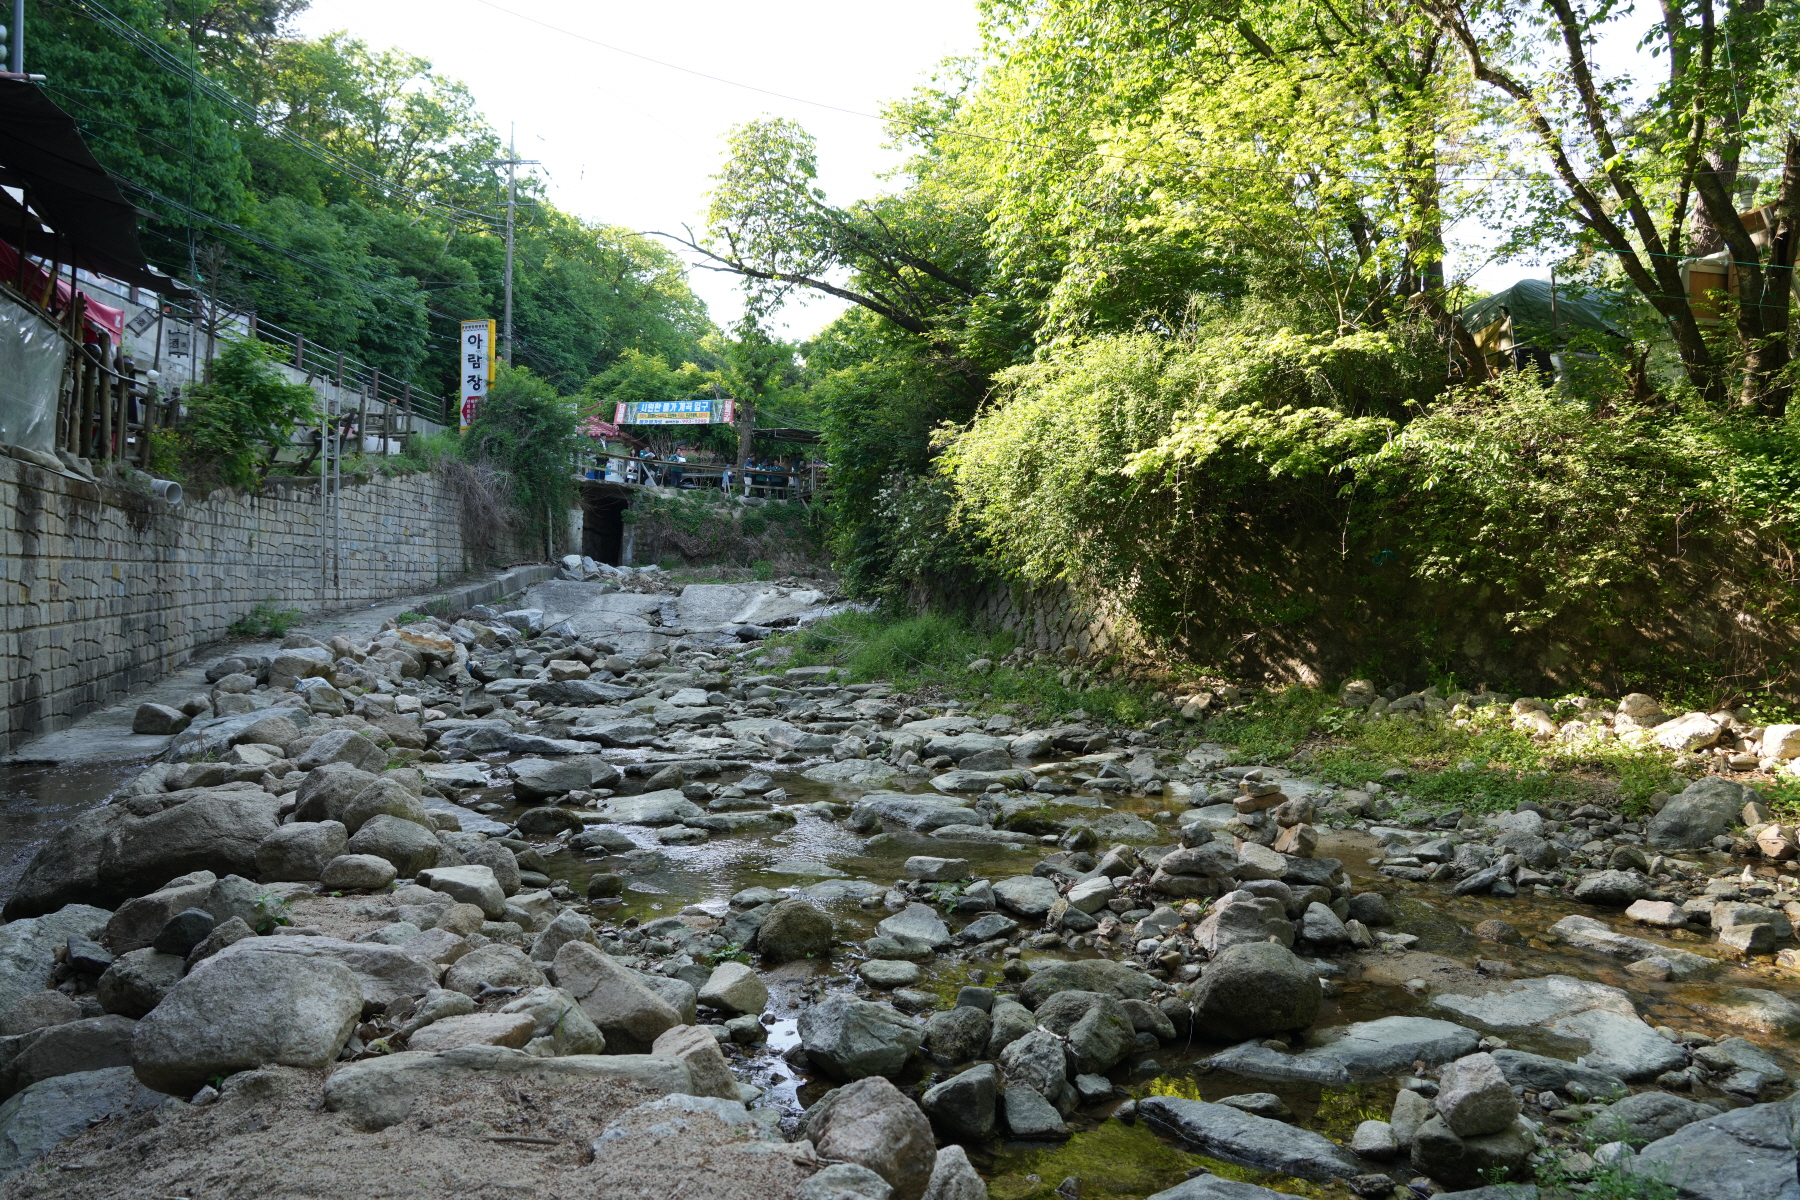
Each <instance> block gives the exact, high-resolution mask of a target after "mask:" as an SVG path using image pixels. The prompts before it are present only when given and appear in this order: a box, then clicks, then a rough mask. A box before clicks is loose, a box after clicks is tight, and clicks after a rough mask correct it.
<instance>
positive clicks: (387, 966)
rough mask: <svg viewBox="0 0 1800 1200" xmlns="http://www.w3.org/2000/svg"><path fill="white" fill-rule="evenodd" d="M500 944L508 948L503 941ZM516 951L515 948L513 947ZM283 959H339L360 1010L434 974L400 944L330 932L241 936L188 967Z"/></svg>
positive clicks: (422, 986)
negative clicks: (252, 958)
mask: <svg viewBox="0 0 1800 1200" xmlns="http://www.w3.org/2000/svg"><path fill="white" fill-rule="evenodd" d="M505 949H508V950H511V949H512V947H510V946H508V947H505ZM515 953H516V951H515ZM252 954H258V955H275V956H277V957H280V958H286V959H320V960H327V961H331V962H336V963H341V964H342V965H343V966H344V967H345V968H346V969H347V970H348V971H349V972H350V973H351V975H352V976H353V977H354V978H355V980H356V986H357V990H358V991H359V992H360V993H361V995H362V1004H363V1011H364V1012H369V1013H373V1012H378V1011H381V1010H383V1009H386V1008H387V1007H389V1006H390V1005H392V1004H393V1003H394V1002H395V1001H397V1000H410V999H413V998H415V997H418V996H423V995H424V994H425V993H426V992H428V991H430V990H431V989H432V988H433V987H435V986H436V985H437V976H436V973H435V972H433V971H432V969H431V968H430V967H428V966H426V965H425V964H424V963H422V962H420V961H418V960H417V959H415V958H413V957H412V956H411V955H409V954H407V953H406V951H405V950H403V949H401V948H400V947H399V946H384V945H382V944H381V943H380V942H346V941H343V940H342V939H339V938H333V937H314V936H310V935H304V934H297V935H290V936H286V937H267V938H245V939H243V940H242V941H239V942H234V943H232V944H231V945H229V946H227V947H225V948H224V949H223V950H220V951H219V952H218V953H217V954H215V955H213V956H212V957H211V958H209V959H206V960H205V961H204V962H203V963H200V964H199V965H197V966H196V967H194V969H193V970H192V971H190V972H189V976H188V977H189V978H190V979H191V978H193V976H195V975H200V974H205V973H206V972H208V971H216V970H219V969H220V968H222V967H225V966H227V965H228V964H230V963H232V962H235V961H236V960H237V959H239V958H241V957H244V956H247V955H252Z"/></svg>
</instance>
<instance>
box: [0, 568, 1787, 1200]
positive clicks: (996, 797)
mask: <svg viewBox="0 0 1800 1200" xmlns="http://www.w3.org/2000/svg"><path fill="white" fill-rule="evenodd" d="M567 574H569V575H572V576H573V575H602V574H605V576H606V577H605V578H601V579H591V580H577V579H573V578H571V579H565V580H561V581H557V582H555V583H553V584H548V585H544V586H543V587H541V588H540V589H538V590H537V591H536V592H534V593H533V594H532V595H531V596H530V597H528V599H527V601H526V607H523V608H521V609H518V610H513V611H508V612H496V611H492V610H474V611H472V612H471V613H469V614H465V615H463V616H462V617H461V618H459V619H456V620H454V621H435V620H427V621H421V622H416V623H413V624H410V625H407V626H405V627H404V628H399V629H391V630H387V631H384V632H383V633H382V634H381V635H380V636H378V637H376V638H375V639H373V641H371V642H368V643H362V644H356V643H352V642H350V641H348V640H347V639H343V638H336V639H333V641H332V642H331V643H330V644H328V645H320V644H313V643H310V640H309V639H304V638H298V637H297V638H293V639H290V641H291V643H292V644H290V645H288V646H285V647H283V648H282V649H281V651H280V652H279V653H277V654H274V655H271V656H269V657H268V658H267V659H266V660H264V659H261V658H240V659H228V660H223V661H221V662H219V663H216V664H214V665H213V666H212V668H210V669H209V671H208V677H209V678H210V679H211V680H212V681H213V689H212V691H211V692H210V693H209V694H207V695H204V696H199V697H196V698H195V700H194V701H192V702H190V704H188V705H185V706H183V709H181V710H177V709H165V710H162V711H160V712H148V713H145V714H143V715H142V719H143V721H144V723H145V724H146V725H149V724H154V723H158V722H161V723H163V724H164V725H165V726H170V727H173V726H182V725H185V726H186V728H185V729H182V730H181V732H180V733H179V735H178V736H177V738H176V740H175V742H174V743H173V744H172V745H171V748H170V752H169V753H168V754H167V755H166V756H165V759H164V761H161V762H158V763H156V764H153V765H152V766H150V767H149V768H148V769H146V770H145V771H144V772H143V773H142V774H140V775H138V776H136V777H135V778H134V779H132V780H131V781H129V782H128V783H126V784H125V786H124V787H123V788H121V789H120V790H119V792H118V793H117V794H116V795H115V796H113V797H112V799H111V801H110V802H109V803H107V804H105V805H103V806H101V807H99V808H96V809H94V810H92V811H91V812H87V813H84V814H82V815H81V816H79V817H77V818H76V819H75V820H73V821H71V822H70V823H69V824H68V825H67V826H66V827H65V828H63V829H62V830H61V831H60V832H59V833H58V834H57V835H55V836H54V837H53V838H52V839H51V840H50V841H49V842H48V843H47V844H46V845H45V846H44V848H43V849H42V850H41V851H40V852H39V853H38V855H37V857H36V858H35V859H34V860H33V861H32V863H31V865H30V866H29V868H28V869H27V870H26V872H25V874H24V876H23V878H22V879H21V880H20V882H19V884H18V886H17V887H16V888H15V889H14V892H13V894H12V896H11V897H10V898H9V900H8V902H7V906H6V916H7V918H8V923H7V924H6V925H4V926H0V1096H3V1097H4V1098H5V1103H4V1105H0V1167H3V1168H4V1169H5V1170H7V1171H8V1172H10V1176H9V1180H8V1182H7V1183H6V1184H4V1185H3V1186H4V1187H5V1189H6V1192H7V1194H12V1195H37V1194H48V1193H49V1192H50V1191H52V1190H54V1191H56V1192H57V1193H59V1194H72V1195H90V1194H91V1195H96V1196H98V1195H107V1196H134V1195H143V1196H171V1195H191V1196H199V1195H214V1194H217V1195H225V1194H245V1195H248V1194H255V1195H259V1196H260V1195H286V1194H289V1193H292V1194H294V1195H306V1196H336V1195H344V1196H352V1195H354V1196H359V1197H360V1196H366V1195H369V1194H384V1193H385V1192H386V1191H389V1190H393V1191H398V1190H400V1189H401V1188H402V1187H404V1188H406V1189H408V1190H409V1191H411V1192H418V1191H423V1192H424V1193H425V1194H433V1195H435V1194H445V1195H450V1194H459V1195H460V1194H465V1193H468V1192H471V1191H473V1192H475V1193H477V1194H485V1193H487V1192H489V1191H495V1192H497V1191H501V1190H506V1191H511V1192H515V1193H522V1194H531V1195H559V1194H595V1195H608V1196H614V1195H616V1196H639V1195H642V1196H656V1197H664V1196H667V1195H670V1194H681V1193H683V1192H687V1193H692V1194H703V1195H708V1196H738V1195H744V1196H751V1195H754V1196H757V1197H762V1198H765V1200H766V1198H768V1197H786V1196H794V1197H803V1198H805V1200H819V1198H821V1197H834V1198H835V1197H844V1196H849V1197H856V1196H867V1197H872V1198H878V1200H879V1198H881V1197H900V1198H902V1200H918V1198H919V1197H922V1196H929V1197H932V1198H934V1200H952V1198H954V1200H973V1198H974V1197H980V1196H989V1195H991V1196H995V1197H1005V1198H1017V1200H1024V1198H1027V1197H1051V1196H1062V1197H1065V1198H1073V1197H1090V1198H1091V1197H1127V1196H1129V1197H1144V1196H1152V1195H1154V1196H1158V1197H1162V1198H1163V1200H1174V1198H1182V1200H1197V1198H1201V1197H1206V1198H1214V1197H1218V1198H1230V1200H1255V1198H1257V1197H1266V1196H1268V1195H1271V1194H1275V1195H1279V1194H1294V1195H1311V1196H1323V1195H1335V1196H1346V1195H1350V1194H1356V1195H1360V1196H1371V1197H1373V1196H1380V1197H1400V1196H1416V1195H1428V1194H1432V1193H1433V1192H1448V1193H1452V1194H1454V1193H1456V1192H1458V1191H1466V1190H1471V1189H1479V1188H1481V1187H1482V1186H1484V1185H1485V1184H1487V1183H1488V1182H1489V1181H1490V1180H1491V1179H1495V1178H1498V1177H1500V1176H1501V1175H1502V1174H1505V1175H1507V1176H1508V1177H1510V1178H1512V1179H1514V1180H1520V1181H1529V1180H1531V1179H1533V1178H1541V1179H1544V1180H1546V1181H1550V1180H1563V1181H1565V1182H1567V1183H1569V1184H1570V1185H1572V1186H1580V1185H1583V1184H1584V1183H1585V1182H1587V1181H1599V1183H1600V1184H1603V1185H1604V1186H1606V1187H1610V1188H1614V1189H1615V1190H1614V1192H1613V1193H1611V1194H1621V1195H1628V1194H1632V1193H1630V1192H1629V1191H1622V1190H1619V1189H1625V1188H1629V1187H1632V1186H1637V1187H1640V1189H1641V1188H1644V1187H1651V1186H1653V1185H1654V1186H1662V1185H1666V1186H1667V1187H1670V1188H1673V1189H1674V1190H1675V1192H1676V1193H1677V1194H1679V1195H1681V1196H1684V1197H1692V1198H1695V1200H1700V1198H1713V1197H1720V1198H1723V1197H1744V1198H1746V1200H1748V1198H1750V1197H1763V1196H1786V1195H1794V1194H1796V1193H1800V1182H1797V1180H1800V1174H1797V1168H1796V1152H1795V1147H1796V1142H1797V1141H1800V1133H1797V1132H1796V1130H1797V1129H1800V1125H1797V1123H1796V1118H1797V1117H1800V1102H1797V1101H1795V1100H1793V1099H1792V1098H1791V1093H1790V1081H1791V1079H1792V1078H1793V1076H1794V1073H1795V1069H1796V1064H1795V1061H1794V1053H1793V1049H1792V1047H1793V1043H1792V1042H1791V1040H1790V1039H1791V1037H1792V1036H1793V1035H1794V1034H1795V1033H1797V1032H1800V1004H1796V1003H1795V1002H1794V999H1793V992H1794V982H1793V981H1794V979H1795V976H1794V975H1793V974H1791V973H1790V971H1789V966H1790V960H1791V957H1792V955H1793V950H1792V949H1791V948H1792V947H1793V944H1794V943H1793V930H1792V921H1793V919H1794V918H1795V917H1800V877H1797V876H1796V875H1794V874H1792V873H1790V868H1789V867H1788V866H1787V865H1786V863H1785V861H1783V860H1778V859H1771V858H1769V857H1767V856H1759V855H1757V854H1756V853H1754V852H1755V851H1756V849H1757V845H1756V843H1755V841H1754V840H1751V841H1748V842H1746V841H1744V840H1743V832H1742V831H1743V830H1744V829H1746V828H1748V829H1751V830H1758V831H1759V833H1760V832H1761V831H1766V829H1767V828H1768V826H1769V821H1768V814H1767V813H1766V812H1765V811H1762V810H1760V809H1759V808H1757V807H1756V806H1757V805H1758V804H1759V798H1758V797H1756V796H1755V794H1754V793H1753V792H1747V791H1746V789H1745V788H1744V787H1742V786H1741V785H1739V784H1736V783H1732V782H1730V781H1729V780H1726V779H1723V778H1716V777H1711V778H1707V779H1703V780H1702V781H1700V782H1699V783H1697V784H1695V785H1693V786H1692V787H1690V788H1688V789H1687V790H1685V791H1683V792H1682V793H1680V794H1678V795H1676V796H1673V797H1670V798H1665V799H1664V802H1663V803H1662V805H1661V807H1660V809H1659V811H1658V812H1657V813H1656V814H1655V815H1654V816H1653V817H1651V818H1650V819H1649V820H1647V821H1645V822H1641V823H1640V822H1633V821H1628V820H1626V819H1624V818H1623V817H1621V816H1620V815H1619V814H1617V813H1615V812H1613V811H1610V810H1608V809H1605V808H1602V807H1598V806H1595V807H1584V808H1576V809H1567V808H1560V807H1545V808H1537V807H1536V806H1525V807H1523V808H1522V809H1521V810H1520V811H1516V812H1510V813H1504V814H1495V815H1487V816H1476V815H1472V814H1465V813H1456V812H1448V813H1447V812H1442V811H1435V810H1429V809H1427V808H1426V807H1425V806H1423V805H1420V804H1417V803H1414V802H1413V801H1412V800H1411V799H1410V798H1409V795H1408V792H1407V786H1408V780H1407V779H1406V778H1405V777H1404V775H1401V774H1397V773H1395V774H1393V775H1392V777H1389V778H1385V779H1382V780H1371V781H1367V782H1366V783H1365V784H1364V786H1362V787H1359V788H1354V789H1344V788H1334V787H1331V786H1328V785H1325V784H1323V783H1320V782H1318V781H1317V780H1312V779H1308V778H1306V777H1305V775H1304V773H1303V771H1302V769H1301V768H1299V767H1289V766H1284V765H1279V764H1262V765H1258V764H1232V762H1231V755H1230V754H1229V752H1228V750H1227V748H1225V747H1221V746H1216V745H1208V744H1205V743H1200V744H1196V743H1195V742H1194V739H1193V737H1192V736H1191V734H1189V733H1187V732H1186V730H1187V729H1188V726H1186V725H1184V724H1182V723H1181V722H1179V721H1178V720H1163V721H1160V722H1158V723H1156V724H1154V725H1152V726H1149V727H1147V728H1144V729H1120V728H1108V727H1106V726H1104V725H1102V724H1101V723H1099V722H1095V721H1092V720H1089V719H1088V718H1087V717H1086V715H1085V714H1082V713H1079V712H1077V713H1069V714H1063V715H1062V717H1061V718H1060V719H1059V720H1058V721H1056V722H1054V723H1050V724H1044V725H1033V726H1029V727H1028V726H1027V725H1026V724H1025V723H1023V722H1021V721H1020V719H1019V717H1018V715H1017V714H1016V713H1010V712H1005V711H980V712H964V711H959V710H958V709H956V708H955V707H954V706H946V705H940V704H930V703H922V702H921V698H920V697H916V696H911V695H904V694H897V693H895V692H894V690H893V689H892V688H891V687H888V686H885V685H882V684H853V685H848V686H843V685H840V683H839V682H838V681H837V680H835V679H834V678H833V677H832V676H831V674H830V672H829V671H827V670H825V669H821V668H810V667H809V668H798V669H788V668H786V667H785V666H784V665H783V664H782V663H780V662H779V661H776V660H778V659H779V658H780V656H781V652H780V651H778V650H776V651H770V650H765V649H764V648H763V647H762V641H763V639H764V638H766V637H767V635H768V633H769V632H770V631H771V630H773V629H778V628H781V627H782V625H783V624H784V623H787V624H791V623H795V622H803V621H805V620H809V619H813V618H814V617H816V615H817V614H818V613H820V612H822V611H828V609H829V605H830V603H831V597H829V596H827V595H825V594H823V593H822V592H821V591H816V590H811V591H809V590H808V589H805V588H801V587H774V586H766V585H759V586H755V587H749V588H745V587H737V586H724V585H709V586H694V587H688V588H685V589H675V588H673V587H671V586H670V585H667V584H665V583H663V582H661V580H660V579H659V578H658V576H657V574H656V573H655V572H623V573H602V572H600V571H598V570H597V569H596V570H594V571H585V570H582V569H580V568H571V569H570V571H569V572H567ZM340 643H341V644H340ZM1355 699H1356V698H1355V697H1352V700H1353V701H1354V700H1355ZM1640 699H1641V698H1640ZM1634 703H1635V702H1634ZM1363 705H1364V706H1366V705H1367V701H1366V700H1364V701H1363ZM1638 707H1640V708H1641V707H1642V706H1641V704H1640V705H1638ZM1396 711H1399V712H1405V711H1407V710H1406V709H1405V708H1404V707H1402V708H1400V709H1397V710H1396ZM1521 711H1525V712H1534V711H1540V710H1538V709H1532V708H1531V707H1530V706H1529V705H1527V707H1526V708H1525V709H1524V710H1521ZM1646 1180H1648V1181H1651V1182H1650V1183H1646V1182H1645V1181H1646ZM1641 1194H1644V1195H1654V1194H1656V1193H1655V1192H1654V1191H1641Z"/></svg>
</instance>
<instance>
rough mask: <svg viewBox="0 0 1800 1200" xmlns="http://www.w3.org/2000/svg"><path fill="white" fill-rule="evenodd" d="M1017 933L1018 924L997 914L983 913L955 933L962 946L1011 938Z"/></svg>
mask: <svg viewBox="0 0 1800 1200" xmlns="http://www.w3.org/2000/svg"><path fill="white" fill-rule="evenodd" d="M1018 931H1019V923H1018V922H1017V921H1015V920H1013V919H1012V918H1011V917H1003V916H1001V915H1000V914H999V913H984V914H983V915H981V916H979V917H976V918H975V919H974V920H973V921H970V922H969V923H968V924H967V925H965V926H963V927H962V928H961V929H959V930H957V932H956V940H957V941H959V942H962V943H963V944H964V945H973V944H974V943H976V942H987V941H992V940H994V939H995V938H1005V937H1011V936H1012V935H1013V934H1015V933H1017V932H1018Z"/></svg>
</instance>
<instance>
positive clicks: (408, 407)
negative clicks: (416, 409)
mask: <svg viewBox="0 0 1800 1200" xmlns="http://www.w3.org/2000/svg"><path fill="white" fill-rule="evenodd" d="M400 415H401V417H402V418H403V420H402V421H401V422H400V432H402V433H404V434H407V435H409V436H410V435H411V434H412V384H410V383H408V384H407V385H406V386H405V387H403V388H401V389H400Z"/></svg>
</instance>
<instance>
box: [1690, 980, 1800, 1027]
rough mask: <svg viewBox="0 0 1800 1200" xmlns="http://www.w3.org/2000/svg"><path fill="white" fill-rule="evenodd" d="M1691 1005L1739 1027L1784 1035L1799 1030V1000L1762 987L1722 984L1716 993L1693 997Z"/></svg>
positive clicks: (1715, 1018)
mask: <svg viewBox="0 0 1800 1200" xmlns="http://www.w3.org/2000/svg"><path fill="white" fill-rule="evenodd" d="M1692 1007H1693V1008H1694V1009H1695V1010H1696V1011H1698V1012H1701V1013H1704V1014H1706V1015H1707V1016H1709V1017H1712V1018H1713V1019H1714V1020H1716V1021H1723V1022H1724V1023H1725V1024H1727V1025H1734V1026H1736V1027H1737V1028H1739V1029H1754V1030H1757V1031H1759V1032H1762V1033H1778V1034H1782V1035H1784V1036H1787V1037H1792V1036H1794V1035H1795V1034H1796V1033H1800V1004H1795V1003H1794V1002H1793V1001H1792V1000H1790V999H1788V998H1787V997H1786V996H1783V995H1782V994H1781V993H1780V992H1771V991H1768V990H1767V989H1764V988H1725V989H1724V990H1722V991H1721V992H1719V993H1718V994H1717V995H1714V996H1709V997H1707V998H1706V999H1704V1000H1697V1001H1694V1002H1693V1004H1692Z"/></svg>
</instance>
